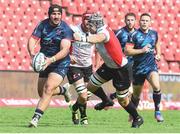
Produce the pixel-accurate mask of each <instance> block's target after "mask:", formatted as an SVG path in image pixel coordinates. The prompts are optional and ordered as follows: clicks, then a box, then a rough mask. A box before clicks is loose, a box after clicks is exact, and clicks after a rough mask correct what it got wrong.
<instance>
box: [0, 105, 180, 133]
mask: <svg viewBox="0 0 180 134" xmlns="http://www.w3.org/2000/svg"><path fill="white" fill-rule="evenodd" d="M139 112H140V114H141V115H142V116H143V118H144V124H143V125H142V127H141V128H139V129H134V128H131V127H130V126H131V124H130V123H129V122H127V119H128V114H127V113H126V112H125V111H124V110H122V109H121V110H118V109H110V110H108V111H95V110H93V109H88V110H87V113H88V117H89V125H88V126H81V125H76V126H75V125H73V124H72V122H71V112H70V110H69V109H68V108H67V109H65V108H49V109H48V110H47V111H46V112H45V114H44V116H43V117H42V118H41V120H40V122H39V126H38V128H28V127H27V125H28V122H29V121H30V119H31V117H32V115H33V113H34V108H7V107H6V108H5V107H0V133H180V111H163V115H164V118H165V121H164V122H163V123H157V122H156V121H155V119H154V112H153V111H139Z"/></svg>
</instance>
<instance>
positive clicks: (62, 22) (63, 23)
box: [60, 20, 69, 27]
mask: <svg viewBox="0 0 180 134" xmlns="http://www.w3.org/2000/svg"><path fill="white" fill-rule="evenodd" d="M60 26H61V27H69V25H68V24H67V23H66V22H65V21H63V20H61V24H60Z"/></svg>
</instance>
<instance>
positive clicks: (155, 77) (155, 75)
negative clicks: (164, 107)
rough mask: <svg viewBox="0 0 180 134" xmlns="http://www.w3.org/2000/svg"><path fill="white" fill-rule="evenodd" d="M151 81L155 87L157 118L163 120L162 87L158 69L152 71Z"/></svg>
mask: <svg viewBox="0 0 180 134" xmlns="http://www.w3.org/2000/svg"><path fill="white" fill-rule="evenodd" d="M148 81H149V83H150V84H151V86H152V88H153V101H154V106H155V118H156V120H157V121H158V122H163V121H164V119H163V116H162V114H161V112H160V102H161V89H160V82H159V74H158V72H156V71H153V72H151V73H150V75H149V78H148Z"/></svg>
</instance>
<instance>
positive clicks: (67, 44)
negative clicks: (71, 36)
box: [45, 39, 71, 68]
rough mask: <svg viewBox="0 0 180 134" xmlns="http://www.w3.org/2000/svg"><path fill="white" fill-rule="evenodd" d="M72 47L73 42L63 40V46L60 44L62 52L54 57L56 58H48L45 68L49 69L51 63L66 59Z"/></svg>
mask: <svg viewBox="0 0 180 134" xmlns="http://www.w3.org/2000/svg"><path fill="white" fill-rule="evenodd" d="M70 46H71V41H70V40H68V39H62V40H61V44H60V51H59V52H58V53H57V54H56V55H54V56H52V57H50V58H47V59H46V65H45V66H46V67H47V66H49V65H50V64H51V63H54V62H56V61H57V60H60V59H63V58H64V57H66V56H67V55H68V54H69V49H70ZM46 67H45V68H46Z"/></svg>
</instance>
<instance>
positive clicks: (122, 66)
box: [75, 13, 143, 128]
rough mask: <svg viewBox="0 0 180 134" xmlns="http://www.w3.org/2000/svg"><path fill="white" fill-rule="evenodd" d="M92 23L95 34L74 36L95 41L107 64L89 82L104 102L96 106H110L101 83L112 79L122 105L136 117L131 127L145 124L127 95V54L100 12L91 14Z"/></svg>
mask: <svg viewBox="0 0 180 134" xmlns="http://www.w3.org/2000/svg"><path fill="white" fill-rule="evenodd" d="M89 25H90V32H91V33H92V35H88V36H86V37H82V36H80V35H79V34H78V33H77V34H75V39H76V40H79V41H85V42H90V43H92V44H94V43H95V44H96V49H97V50H98V52H99V53H100V55H101V57H102V59H103V60H104V64H103V65H102V66H101V67H100V68H98V70H97V71H96V72H95V73H94V74H93V75H92V76H91V78H90V81H89V83H88V85H87V89H88V90H89V91H91V92H92V93H93V94H95V95H96V96H98V97H99V98H101V99H102V102H101V103H98V104H97V105H96V106H95V109H96V110H102V109H104V108H105V107H106V106H111V103H109V100H108V99H107V98H108V97H107V96H106V94H105V92H104V91H103V89H102V87H101V85H102V84H103V83H106V82H107V81H109V80H112V82H113V86H114V87H115V88H116V94H117V98H118V102H119V104H120V105H121V106H122V107H123V108H124V109H125V110H126V111H127V112H128V113H129V114H130V115H131V116H132V117H133V122H132V127H134V128H138V127H140V126H141V125H142V124H143V118H142V117H141V116H140V115H139V114H138V112H137V110H136V108H135V106H134V104H133V103H132V102H131V101H130V100H129V97H128V94H129V89H128V88H129V86H130V81H131V75H132V74H130V71H129V70H130V68H131V65H130V64H129V63H128V60H127V58H126V57H125V56H124V54H123V52H122V49H121V45H120V43H119V41H118V39H117V38H116V36H115V34H114V32H113V31H112V30H111V29H110V28H109V27H108V26H107V25H105V24H104V20H103V17H102V16H101V15H100V14H97V13H94V14H92V15H91V16H90V19H89Z"/></svg>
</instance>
